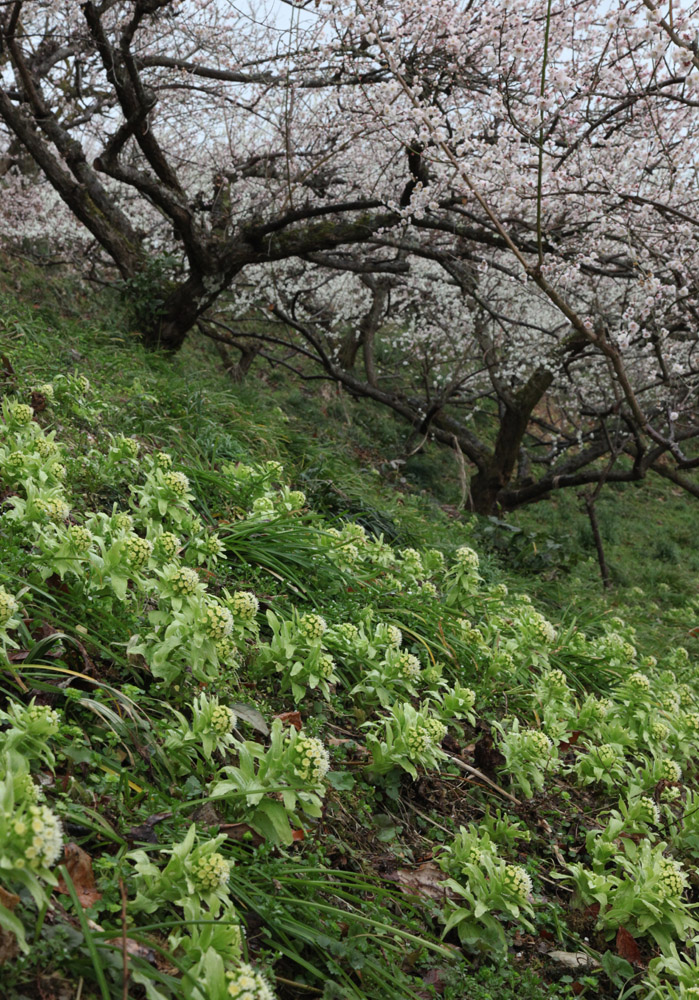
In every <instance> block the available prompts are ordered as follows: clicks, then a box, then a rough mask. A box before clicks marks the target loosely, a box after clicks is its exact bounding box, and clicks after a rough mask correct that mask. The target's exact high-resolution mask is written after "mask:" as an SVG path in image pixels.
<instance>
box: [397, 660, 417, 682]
mask: <svg viewBox="0 0 699 1000" xmlns="http://www.w3.org/2000/svg"><path fill="white" fill-rule="evenodd" d="M396 666H397V668H398V673H399V674H400V675H401V677H403V678H405V680H409V681H413V680H416V679H417V678H418V677H419V676H420V671H421V669H422V667H421V664H420V661H419V660H418V658H417V656H415V655H414V654H413V653H400V654H399V655H398V659H397V661H396Z"/></svg>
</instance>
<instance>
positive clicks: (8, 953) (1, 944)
mask: <svg viewBox="0 0 699 1000" xmlns="http://www.w3.org/2000/svg"><path fill="white" fill-rule="evenodd" d="M17 903H19V896H16V895H15V894H14V892H8V891H7V889H3V887H2V886H1V885H0V906H4V907H5V909H6V910H10V911H12V910H14V908H15V906H17ZM18 955H19V945H18V944H17V937H16V936H15V935H14V934H13V933H12V931H6V930H5V928H4V927H0V965H3V964H4V963H5V962H10V961H12V959H13V958H17V956H18Z"/></svg>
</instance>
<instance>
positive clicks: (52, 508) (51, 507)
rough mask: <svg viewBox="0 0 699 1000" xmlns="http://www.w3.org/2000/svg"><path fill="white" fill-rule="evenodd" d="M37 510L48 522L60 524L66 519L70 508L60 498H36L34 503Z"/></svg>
mask: <svg viewBox="0 0 699 1000" xmlns="http://www.w3.org/2000/svg"><path fill="white" fill-rule="evenodd" d="M34 503H35V505H36V508H37V510H39V511H41V513H42V514H45V515H46V517H47V518H48V519H49V521H54V522H55V523H56V524H61V523H62V522H63V521H66V520H67V519H68V516H69V515H70V507H69V506H68V504H67V503H66V502H65V500H61V498H60V497H38V498H37V500H35V501H34Z"/></svg>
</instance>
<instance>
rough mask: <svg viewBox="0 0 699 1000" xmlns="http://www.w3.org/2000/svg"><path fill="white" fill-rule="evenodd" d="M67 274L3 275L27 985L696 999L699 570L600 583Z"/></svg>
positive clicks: (352, 430)
mask: <svg viewBox="0 0 699 1000" xmlns="http://www.w3.org/2000/svg"><path fill="white" fill-rule="evenodd" d="M13 280H17V281H24V282H25V285H24V287H23V289H21V291H23V292H24V293H25V294H26V293H27V291H28V289H27V286H26V282H28V281H29V278H27V277H26V276H22V275H16V276H15V278H14V279H13ZM60 287H61V285H60V284H59V285H57V286H56V289H60ZM51 294H52V295H54V298H51V295H49V294H46V295H45V296H44V297H42V298H40V300H39V301H40V307H39V309H36V310H29V309H28V308H27V307H26V306H23V305H21V297H20V298H18V296H17V294H16V293H15V292H12V291H9V290H6V291H5V292H3V294H2V304H3V319H2V323H3V349H4V352H5V359H4V361H3V365H4V372H3V375H2V378H3V380H4V385H3V400H2V422H1V423H0V480H1V488H2V493H1V502H2V507H1V508H0V515H1V516H0V567H1V569H0V587H1V589H0V641H1V642H2V648H3V649H4V654H3V659H2V661H0V671H1V678H2V679H1V681H0V684H1V686H2V692H3V703H2V710H1V714H0V718H1V719H2V728H1V729H0V854H1V858H0V928H2V930H1V931H0V963H1V964H2V973H1V975H2V981H3V985H4V986H5V988H6V995H8V996H11V997H17V998H22V997H29V998H34V997H46V996H55V997H62V996H66V997H68V996H75V995H76V993H78V994H79V995H80V996H81V997H85V998H93V997H95V998H102V1000H106V998H109V997H114V998H118V997H123V996H129V997H133V998H134V1000H139V998H141V997H148V998H150V1000H163V998H172V1000H175V998H177V1000H180V998H182V1000H218V998H219V997H220V998H222V1000H223V998H228V997H233V998H236V997H238V998H246V1000H252V998H258V997H259V998H261V1000H264V998H265V997H269V996H270V995H276V996H278V997H280V998H286V997H288V998H291V997H312V996H320V997H324V998H326V1000H333V998H335V1000H341V998H350V997H353V998H358V1000H361V998H379V997H388V998H396V1000H398V998H405V997H411V996H413V997H428V998H429V997H437V996H442V997H446V998H448V1000H466V998H467V997H469V998H471V997H476V998H478V997H481V996H482V997H484V998H485V997H491V996H493V997H504V998H507V997H508V996H512V997H514V996H519V997H531V998H532V1000H533V998H534V997H538V996H544V995H545V996H554V997H560V998H566V997H571V996H573V995H577V996H579V995H588V996H607V997H616V996H619V995H620V994H621V995H623V996H626V997H628V996H632V995H635V996H638V997H640V998H649V997H657V998H659V1000H660V998H663V1000H676V997H691V996H694V995H696V992H699V966H698V965H697V963H696V961H695V957H694V952H693V941H694V939H695V938H697V937H699V918H698V917H697V916H696V905H697V904H696V886H697V876H696V874H695V865H696V861H697V858H698V857H699V825H698V821H697V819H696V817H697V815H699V792H698V791H697V790H696V758H697V749H698V747H699V705H698V704H697V697H696V694H695V691H696V668H695V664H694V655H695V642H696V639H695V637H694V634H693V630H694V628H693V627H694V623H695V621H696V616H697V613H698V612H699V603H698V602H697V598H696V596H695V593H694V592H693V591H692V589H691V588H690V587H689V585H688V583H687V577H686V576H684V575H682V574H679V573H678V575H677V576H676V577H673V578H672V580H670V579H668V580H667V581H666V582H665V584H666V586H667V587H668V591H667V593H666V592H664V591H660V593H661V594H662V596H661V597H660V599H659V600H658V599H657V597H658V595H657V594H656V592H655V591H656V590H658V589H659V588H660V586H661V584H662V583H663V582H664V581H663V580H661V579H658V580H657V581H656V584H655V585H654V584H653V581H652V575H651V574H650V571H647V575H646V578H645V579H644V581H643V582H644V587H640V586H639V587H638V590H634V587H636V586H637V584H635V583H632V582H631V581H630V580H627V581H625V582H624V583H623V586H620V587H619V588H617V589H616V590H615V592H614V594H613V595H612V599H611V601H609V600H603V599H602V597H601V596H600V595H599V593H598V587H596V586H595V581H594V579H593V577H592V575H591V573H590V572H589V562H588V558H587V555H585V545H584V544H583V543H584V539H581V540H579V541H580V545H579V547H578V550H577V551H571V553H570V554H569V556H568V555H567V556H565V558H563V556H561V557H560V558H559V557H554V555H552V551H553V552H554V553H555V551H556V550H555V549H554V548H553V546H554V545H555V544H556V543H551V544H548V545H547V544H546V542H545V541H544V543H543V545H542V534H541V531H542V529H541V526H540V525H534V524H533V523H532V522H531V521H529V522H527V520H526V516H525V515H522V516H521V518H519V524H515V522H511V524H512V525H513V526H514V527H515V528H516V529H518V530H515V531H512V530H511V529H510V528H508V527H504V526H502V525H499V524H497V523H496V522H493V521H488V520H487V519H483V520H474V519H470V520H468V519H465V518H463V517H455V516H454V515H455V513H456V511H455V503H454V501H456V502H457V503H458V495H457V496H453V495H450V494H449V493H448V489H447V487H445V486H443V487H442V489H443V490H445V491H446V492H445V493H444V494H443V495H442V496H435V494H434V493H432V492H429V491H426V492H424V493H419V492H415V491H414V490H412V491H411V490H410V489H409V485H410V484H409V482H406V483H400V482H396V481H395V476H394V475H393V474H392V473H390V472H389V473H388V474H387V475H386V474H384V473H385V471H386V470H385V469H383V466H382V461H383V459H382V455H381V452H382V450H383V452H384V457H385V454H386V453H387V452H388V450H389V449H390V448H391V447H393V446H395V445H396V442H397V438H396V437H395V436H394V435H395V433H396V432H395V429H394V428H393V427H392V425H390V424H384V425H381V427H380V428H379V429H377V428H375V427H373V425H370V424H369V423H367V424H366V425H365V424H363V422H362V421H363V420H364V417H362V416H361V415H360V414H353V415H349V413H348V411H347V410H346V407H347V406H348V404H347V403H346V401H344V400H342V399H340V398H339V397H336V396H334V395H333V394H329V395H327V396H323V395H322V394H321V395H320V396H318V397H314V398H313V399H312V400H311V402H310V404H309V405H312V406H313V407H317V408H318V409H317V410H314V412H313V413H312V414H310V415H309V414H308V413H306V414H303V413H302V410H301V408H302V405H306V403H309V397H304V399H303V400H301V401H300V400H299V399H296V400H295V399H294V396H295V394H298V393H299V392H300V390H298V389H294V388H290V387H287V386H285V385H282V384H281V383H280V382H279V375H278V374H277V373H272V375H270V376H267V384H266V385H264V386H254V385H248V386H243V387H242V388H239V387H238V388H235V389H233V388H232V387H231V386H229V385H227V384H226V382H225V380H224V379H223V378H222V377H221V376H220V375H219V374H218V373H217V372H216V370H215V368H214V366H213V365H212V363H211V358H210V356H209V354H208V352H207V351H205V350H202V349H200V348H197V347H196V346H191V347H188V348H187V349H186V352H185V353H184V354H183V355H182V356H178V358H176V359H174V360H173V359H170V360H166V359H162V358H159V357H157V356H153V355H151V356H147V355H145V354H144V353H143V352H142V351H141V349H140V347H139V345H138V343H137V338H135V337H134V336H132V335H131V334H130V333H129V332H128V327H127V326H126V325H125V322H124V317H123V315H122V314H121V313H120V311H119V307H118V305H117V304H116V303H115V304H113V305H112V306H111V307H109V305H108V300H105V301H106V302H107V305H105V304H104V303H103V304H102V305H101V307H100V309H101V311H96V312H95V314H94V315H93V316H91V315H90V306H89V304H88V303H87V302H86V301H85V303H84V309H81V315H80V316H78V315H76V313H75V312H74V311H71V310H74V307H73V306H71V305H70V304H69V303H68V302H67V301H63V300H62V299H61V297H60V293H59V291H54V292H52V293H51ZM37 298H38V295H37ZM109 308H111V309H112V312H111V313H110V312H109V311H108V309H109ZM280 400H281V401H283V403H284V405H283V407H280V406H279V401H280ZM319 414H320V415H321V416H322V418H323V419H322V420H321V419H319ZM314 426H315V428H316V430H315V432H314V431H313V429H312V428H313V427H314ZM338 442H340V443H341V444H342V447H340V446H339V444H338ZM439 461H442V459H439ZM424 468H425V466H423V472H424ZM437 468H438V463H437V464H435V469H437ZM401 471H402V472H406V471H407V470H406V469H403V468H402V467H401ZM402 478H406V479H407V476H403V477H402ZM567 502H568V501H562V502H561V508H560V509H561V510H565V506H564V505H565V503H567ZM609 530H610V531H611V529H609ZM501 535H502V536H504V538H503V537H501ZM508 535H509V536H512V538H514V536H516V538H517V540H516V542H514V543H513V541H512V538H509V539H508V537H507V536H508ZM545 537H546V536H544V538H545ZM548 537H549V540H550V538H551V536H548ZM672 544H680V543H675V542H673V541H671V542H667V543H666V549H667V551H668V552H670V551H671V546H672ZM657 545H660V541H657ZM663 551H666V550H665V549H663ZM559 555H560V553H559ZM537 559H538V560H539V562H538V563H537ZM690 568H691V566H690ZM534 570H536V571H537V572H538V574H539V575H538V577H536V578H535V577H534V576H533V575H529V574H532V573H533V571H534ZM653 586H655V590H653V591H652V592H651V591H650V590H647V588H652V587H653ZM644 590H646V592H643V591H644ZM528 591H532V596H531V597H530V596H529V595H528ZM573 595H574V597H575V599H573ZM693 990H694V991H695V992H694V993H693V992H692V991H693Z"/></svg>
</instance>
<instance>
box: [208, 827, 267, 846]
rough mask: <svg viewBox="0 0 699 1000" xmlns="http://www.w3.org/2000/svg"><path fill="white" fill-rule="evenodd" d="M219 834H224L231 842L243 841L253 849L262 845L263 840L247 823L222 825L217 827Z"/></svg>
mask: <svg viewBox="0 0 699 1000" xmlns="http://www.w3.org/2000/svg"><path fill="white" fill-rule="evenodd" d="M219 830H220V831H221V833H225V834H226V836H227V837H230V839H231V840H238V841H245V842H246V843H249V844H252V846H253V847H259V846H260V844H264V842H265V838H264V837H261V836H260V835H259V833H257V831H256V830H253V828H252V827H251V826H248V824H247V823H222V824H221V826H220V827H219Z"/></svg>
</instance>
